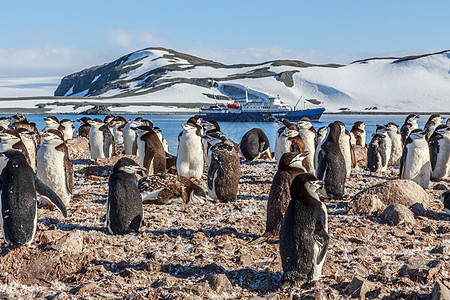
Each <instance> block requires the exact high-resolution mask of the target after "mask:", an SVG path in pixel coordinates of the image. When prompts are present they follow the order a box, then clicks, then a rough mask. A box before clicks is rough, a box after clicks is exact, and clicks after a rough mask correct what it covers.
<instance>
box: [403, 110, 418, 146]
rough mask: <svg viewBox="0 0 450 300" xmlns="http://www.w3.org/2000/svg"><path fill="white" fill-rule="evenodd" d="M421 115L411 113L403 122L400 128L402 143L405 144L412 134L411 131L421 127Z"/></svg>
mask: <svg viewBox="0 0 450 300" xmlns="http://www.w3.org/2000/svg"><path fill="white" fill-rule="evenodd" d="M419 118H420V116H419V115H415V114H410V115H408V116H407V117H406V118H405V123H403V125H402V127H401V128H400V134H401V135H402V145H405V143H406V139H407V138H408V136H409V135H410V134H411V132H412V131H413V130H415V129H418V128H419V124H417V120H419Z"/></svg>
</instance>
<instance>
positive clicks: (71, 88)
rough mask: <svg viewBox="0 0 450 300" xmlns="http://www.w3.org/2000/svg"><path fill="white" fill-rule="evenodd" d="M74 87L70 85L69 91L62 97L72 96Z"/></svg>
mask: <svg viewBox="0 0 450 300" xmlns="http://www.w3.org/2000/svg"><path fill="white" fill-rule="evenodd" d="M74 86H75V85H72V86H71V87H70V89H69V90H68V91H67V92H66V93H65V94H64V96H70V95H72V94H73V87H74Z"/></svg>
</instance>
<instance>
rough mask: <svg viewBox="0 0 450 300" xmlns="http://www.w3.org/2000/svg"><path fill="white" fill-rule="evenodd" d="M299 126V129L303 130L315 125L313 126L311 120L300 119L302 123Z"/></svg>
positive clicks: (299, 122)
mask: <svg viewBox="0 0 450 300" xmlns="http://www.w3.org/2000/svg"><path fill="white" fill-rule="evenodd" d="M297 126H298V127H299V128H302V129H309V128H311V127H312V126H313V125H312V122H311V120H310V119H309V118H307V117H303V118H301V119H300V121H298V123H297Z"/></svg>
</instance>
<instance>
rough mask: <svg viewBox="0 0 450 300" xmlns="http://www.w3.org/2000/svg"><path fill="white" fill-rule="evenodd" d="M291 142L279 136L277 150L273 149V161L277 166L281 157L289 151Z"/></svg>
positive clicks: (287, 138)
mask: <svg viewBox="0 0 450 300" xmlns="http://www.w3.org/2000/svg"><path fill="white" fill-rule="evenodd" d="M291 145H292V142H291V141H290V140H289V137H287V136H284V135H280V137H279V138H278V142H277V145H276V146H277V149H275V159H276V161H277V166H278V164H279V163H280V159H281V156H282V155H283V154H284V153H286V152H290V151H291Z"/></svg>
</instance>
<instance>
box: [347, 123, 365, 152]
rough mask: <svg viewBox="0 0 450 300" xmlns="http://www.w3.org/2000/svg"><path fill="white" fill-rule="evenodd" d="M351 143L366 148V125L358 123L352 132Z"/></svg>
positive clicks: (354, 125)
mask: <svg viewBox="0 0 450 300" xmlns="http://www.w3.org/2000/svg"><path fill="white" fill-rule="evenodd" d="M350 142H351V144H352V145H358V146H362V147H365V146H366V123H364V122H361V121H357V122H355V123H354V124H353V127H352V129H351V130H350Z"/></svg>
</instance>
